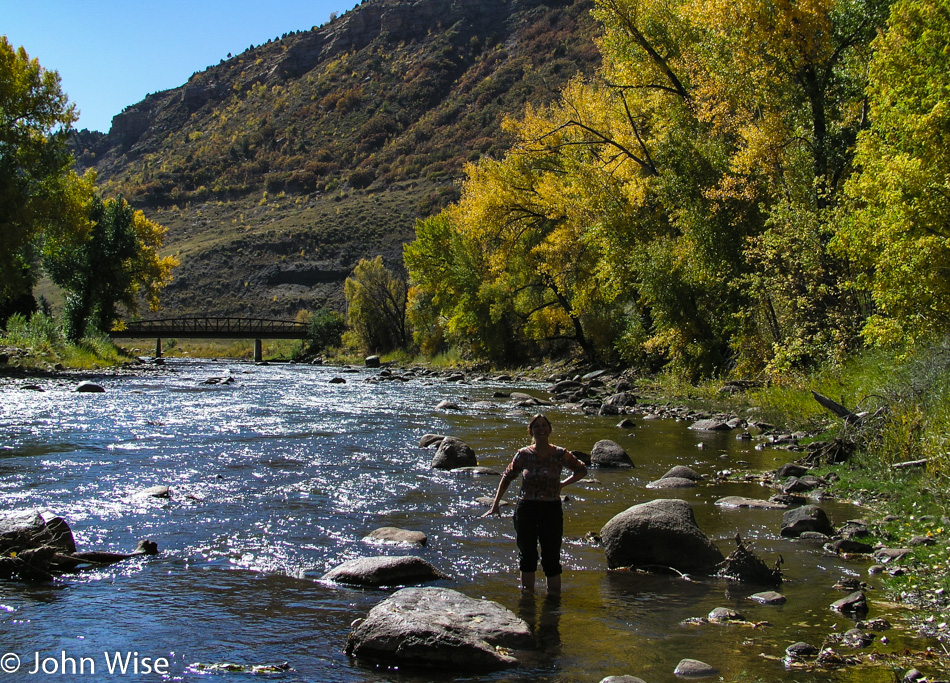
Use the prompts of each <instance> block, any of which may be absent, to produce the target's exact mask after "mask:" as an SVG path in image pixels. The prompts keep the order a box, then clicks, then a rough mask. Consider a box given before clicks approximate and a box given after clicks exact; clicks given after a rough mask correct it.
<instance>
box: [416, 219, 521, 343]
mask: <svg viewBox="0 0 950 683" xmlns="http://www.w3.org/2000/svg"><path fill="white" fill-rule="evenodd" d="M486 256H487V254H486V253H485V252H484V251H483V250H482V248H481V246H480V245H479V244H478V243H477V242H475V241H474V240H472V239H471V237H470V236H469V235H467V234H464V233H463V232H461V231H460V230H459V229H458V227H457V225H456V223H455V222H454V220H453V218H452V216H450V215H449V212H447V211H443V212H442V213H440V214H438V215H436V216H431V217H429V218H426V219H424V220H420V221H418V222H417V223H416V239H415V240H414V241H413V242H410V243H409V244H407V245H406V246H405V247H404V248H403V261H404V263H405V265H406V268H407V270H408V271H409V278H410V282H411V283H412V288H411V290H410V300H409V309H408V316H409V319H410V322H411V325H412V333H413V338H414V341H415V343H416V345H417V346H418V347H419V348H420V349H421V350H422V351H423V352H426V353H429V354H430V355H432V354H434V353H436V352H438V351H439V350H441V349H442V347H443V346H444V345H446V344H448V345H452V346H455V347H457V348H459V349H462V350H463V351H465V352H471V353H474V354H475V355H476V356H479V357H482V358H492V359H498V360H506V359H511V358H516V357H517V356H518V355H519V349H518V343H517V340H516V339H515V334H514V325H513V320H512V318H511V315H510V311H509V310H508V308H507V307H506V306H505V305H504V303H505V302H504V301H498V300H497V298H496V297H494V296H493V295H492V292H491V279H490V270H489V266H488V263H487V261H486Z"/></svg>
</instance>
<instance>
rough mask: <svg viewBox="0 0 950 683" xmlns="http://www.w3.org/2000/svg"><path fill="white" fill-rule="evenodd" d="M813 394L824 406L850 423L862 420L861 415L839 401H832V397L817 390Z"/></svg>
mask: <svg viewBox="0 0 950 683" xmlns="http://www.w3.org/2000/svg"><path fill="white" fill-rule="evenodd" d="M811 395H812V396H814V397H815V400H816V401H818V403H820V404H821V405H822V407H823V408H827V409H828V410H830V411H831V412H833V413H834V414H835V415H837V416H838V417H841V418H844V421H845V422H847V423H848V424H854V423H855V422H858V421H860V419H861V417H860V416H858V415H855V414H854V413H852V412H851V411H850V410H848V409H847V408H845V407H844V406H843V405H841V404H840V403H838V402H837V401H832V400H831V399H830V398H828V397H827V396H824V395H822V394H819V393H818V392H817V391H812V392H811Z"/></svg>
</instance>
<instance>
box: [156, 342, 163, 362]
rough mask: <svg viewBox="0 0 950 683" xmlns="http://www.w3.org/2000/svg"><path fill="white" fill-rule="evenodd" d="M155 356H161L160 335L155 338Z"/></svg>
mask: <svg viewBox="0 0 950 683" xmlns="http://www.w3.org/2000/svg"><path fill="white" fill-rule="evenodd" d="M155 357H156V358H161V357H162V338H161V337H158V338H157V339H156V340H155Z"/></svg>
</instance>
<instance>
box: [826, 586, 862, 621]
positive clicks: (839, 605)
mask: <svg viewBox="0 0 950 683" xmlns="http://www.w3.org/2000/svg"><path fill="white" fill-rule="evenodd" d="M831 609H833V610H834V611H836V612H841V613H842V614H856V615H865V614H867V613H868V599H867V596H865V595H864V591H855V592H854V593H852V594H851V595H849V596H848V597H846V598H841V599H840V600H835V601H834V602H833V603H831Z"/></svg>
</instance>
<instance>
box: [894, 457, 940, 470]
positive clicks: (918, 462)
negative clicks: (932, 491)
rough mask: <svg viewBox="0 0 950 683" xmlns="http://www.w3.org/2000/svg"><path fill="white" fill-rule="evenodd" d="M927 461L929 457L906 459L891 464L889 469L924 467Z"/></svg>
mask: <svg viewBox="0 0 950 683" xmlns="http://www.w3.org/2000/svg"><path fill="white" fill-rule="evenodd" d="M928 462H930V458H924V459H923V460H907V461H905V462H896V463H894V464H893V465H891V469H892V470H903V469H907V468H910V467H925V466H926V465H927V463H928Z"/></svg>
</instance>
